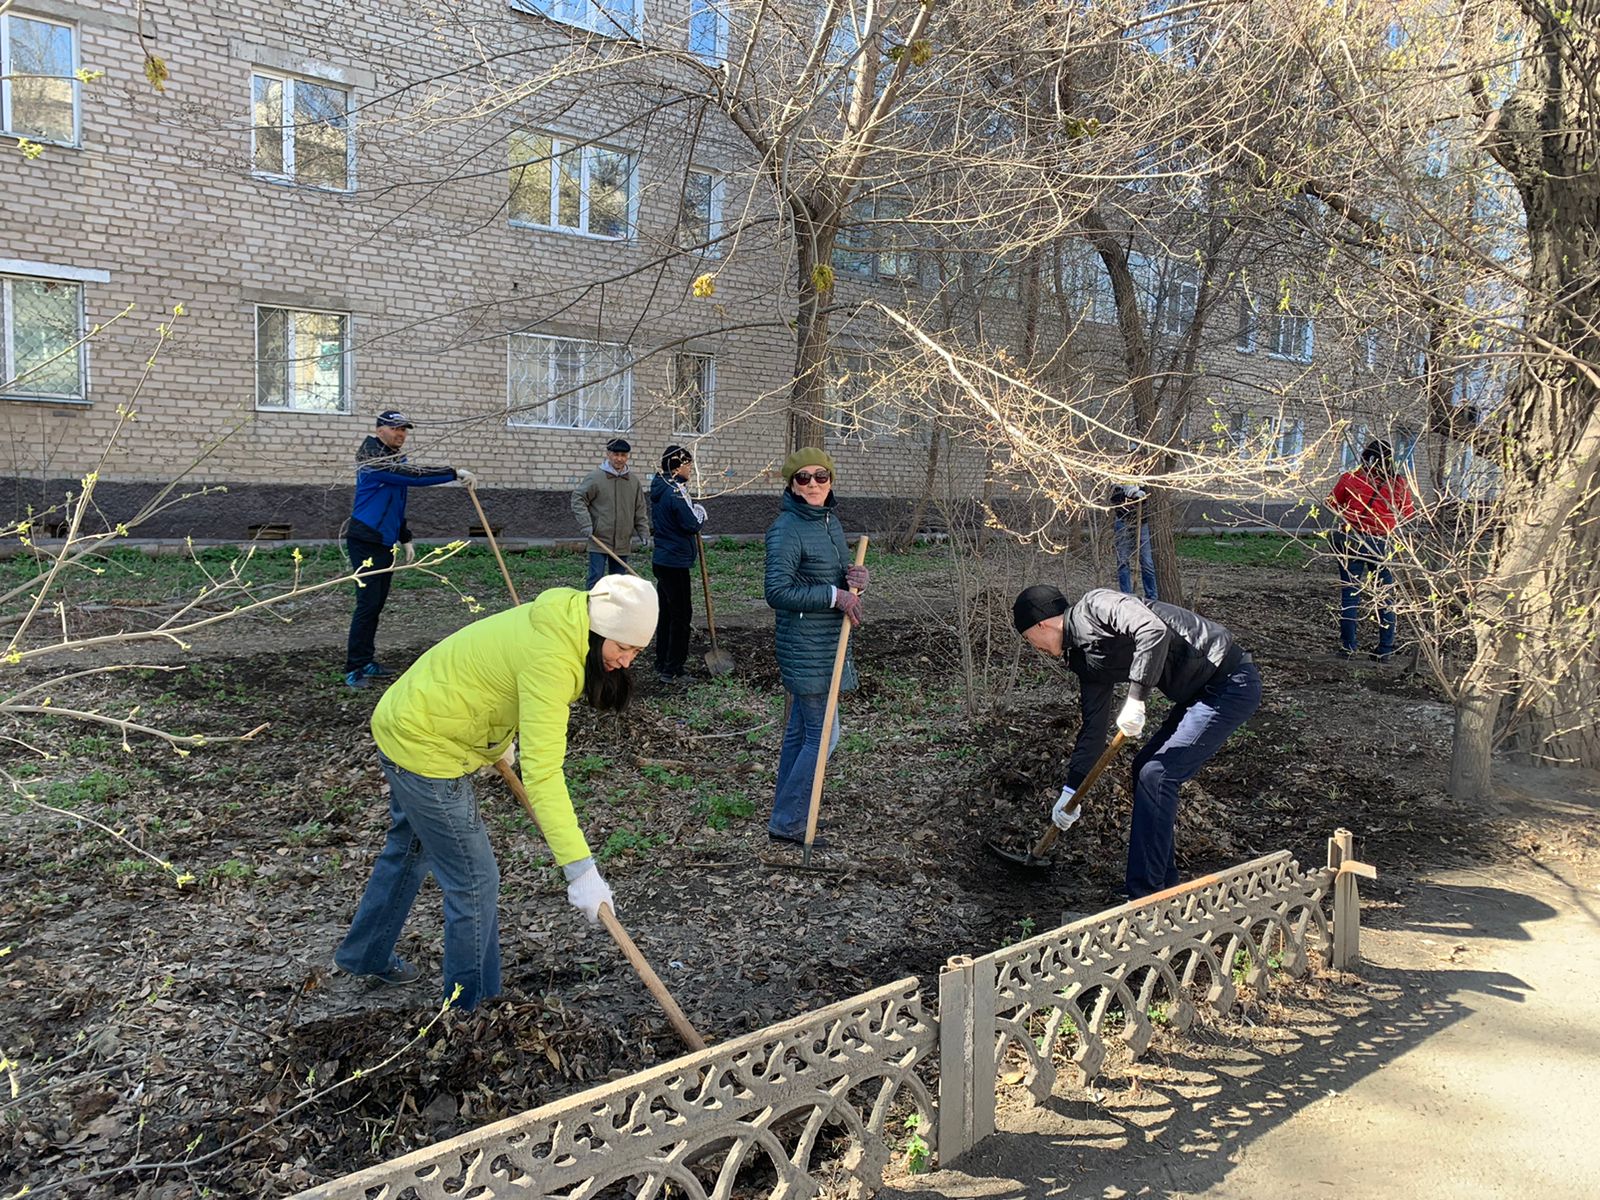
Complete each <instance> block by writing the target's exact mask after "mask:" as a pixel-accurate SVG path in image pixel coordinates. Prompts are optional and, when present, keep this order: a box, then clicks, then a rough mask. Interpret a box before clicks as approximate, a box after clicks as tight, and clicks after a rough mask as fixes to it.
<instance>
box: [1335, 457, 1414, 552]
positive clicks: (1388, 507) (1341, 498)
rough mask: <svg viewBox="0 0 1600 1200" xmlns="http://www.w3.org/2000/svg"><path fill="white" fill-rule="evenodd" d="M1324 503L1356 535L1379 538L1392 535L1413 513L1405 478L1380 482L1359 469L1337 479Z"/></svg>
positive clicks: (1396, 477)
mask: <svg viewBox="0 0 1600 1200" xmlns="http://www.w3.org/2000/svg"><path fill="white" fill-rule="evenodd" d="M1328 504H1329V505H1330V506H1331V507H1332V508H1333V510H1334V511H1335V512H1337V513H1338V514H1339V515H1340V516H1341V517H1343V518H1344V523H1345V524H1346V525H1348V526H1350V528H1351V529H1353V530H1355V531H1356V532H1357V533H1370V534H1376V535H1378V536H1379V537H1387V536H1388V535H1389V534H1391V533H1393V532H1394V527H1395V526H1396V525H1398V524H1400V523H1401V522H1402V521H1409V520H1410V519H1411V517H1412V516H1413V515H1414V514H1415V512H1416V506H1415V505H1414V504H1413V503H1412V500H1411V488H1410V487H1409V486H1407V484H1406V481H1405V476H1403V475H1396V476H1394V477H1393V478H1392V479H1382V478H1381V477H1379V476H1373V475H1369V474H1367V473H1366V472H1365V471H1360V470H1357V471H1346V472H1345V473H1344V474H1343V475H1341V476H1339V482H1338V483H1336V484H1334V485H1333V494H1332V495H1330V496H1329V497H1328Z"/></svg>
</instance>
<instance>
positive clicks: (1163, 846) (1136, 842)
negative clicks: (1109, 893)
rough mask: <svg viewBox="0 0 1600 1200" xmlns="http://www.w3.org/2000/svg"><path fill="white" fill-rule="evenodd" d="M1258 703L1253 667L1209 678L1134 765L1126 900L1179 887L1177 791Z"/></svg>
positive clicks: (1257, 680)
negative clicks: (1208, 681) (1176, 885)
mask: <svg viewBox="0 0 1600 1200" xmlns="http://www.w3.org/2000/svg"><path fill="white" fill-rule="evenodd" d="M1260 703H1261V675H1260V673H1259V672H1258V671H1257V670H1256V666H1255V664H1254V663H1252V662H1245V663H1241V664H1240V665H1239V666H1238V667H1237V668H1236V669H1235V670H1234V671H1233V672H1232V673H1231V674H1229V675H1225V676H1213V677H1212V680H1211V682H1210V683H1208V684H1206V686H1205V688H1204V690H1203V691H1201V693H1200V695H1199V696H1197V697H1195V699H1194V700H1193V701H1191V702H1190V703H1188V704H1186V705H1184V706H1182V707H1181V708H1180V707H1174V708H1173V710H1172V711H1171V712H1170V713H1168V714H1167V719H1166V720H1165V721H1163V722H1161V728H1159V729H1157V730H1156V731H1155V733H1154V734H1152V735H1151V736H1150V739H1149V740H1148V741H1146V742H1145V744H1144V746H1143V748H1141V749H1140V751H1139V753H1138V754H1136V755H1135V756H1134V759H1133V827H1132V829H1131V830H1130V831H1129V834H1128V875H1127V880H1126V887H1127V892H1128V898H1129V899H1130V900H1137V899H1139V897H1141V896H1148V895H1149V894H1150V893H1151V892H1159V891H1162V890H1163V889H1165V888H1169V887H1172V886H1174V885H1175V884H1176V883H1177V882H1178V855H1177V847H1176V845H1175V842H1174V837H1173V831H1174V829H1175V828H1176V826H1177V823H1178V788H1179V786H1180V785H1182V784H1184V783H1187V782H1188V781H1189V780H1191V779H1193V778H1194V777H1195V775H1196V774H1198V773H1199V770H1200V768H1201V767H1203V766H1205V764H1206V762H1207V761H1208V760H1209V759H1210V758H1211V756H1212V755H1213V754H1215V753H1216V752H1217V751H1218V750H1220V749H1221V748H1222V743H1223V742H1225V741H1227V740H1228V735H1229V734H1230V733H1232V732H1233V731H1234V730H1235V729H1237V728H1239V726H1241V725H1243V724H1244V723H1245V722H1246V721H1248V720H1249V719H1250V714H1251V713H1253V712H1255V711H1256V706H1257V705H1258V704H1260Z"/></svg>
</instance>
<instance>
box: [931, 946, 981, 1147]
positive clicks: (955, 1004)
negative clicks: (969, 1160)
mask: <svg viewBox="0 0 1600 1200" xmlns="http://www.w3.org/2000/svg"><path fill="white" fill-rule="evenodd" d="M972 974H973V972H972V956H971V955H968V954H957V955H954V956H953V957H952V958H951V959H950V961H949V962H947V963H945V965H944V966H943V967H942V968H941V969H940V971H939V1146H938V1151H939V1166H940V1167H948V1166H949V1165H950V1164H951V1163H953V1162H955V1161H956V1159H958V1158H960V1157H961V1156H962V1155H963V1154H965V1153H966V1152H967V1151H968V1150H971V1149H972V1143H973V1136H972V1041H973V1028H972Z"/></svg>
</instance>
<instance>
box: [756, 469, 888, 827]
mask: <svg viewBox="0 0 1600 1200" xmlns="http://www.w3.org/2000/svg"><path fill="white" fill-rule="evenodd" d="M783 478H784V484H785V487H784V492H783V500H782V511H780V512H779V514H778V519H777V520H776V521H774V522H773V523H772V524H771V526H769V527H768V529H767V571H766V594H767V605H768V606H769V607H770V608H771V609H772V610H773V613H774V614H775V639H774V640H775V646H776V650H777V658H778V672H779V674H780V675H781V676H782V678H783V686H784V688H785V690H787V691H788V693H789V721H788V725H787V726H786V727H785V728H784V731H783V749H782V751H781V752H780V753H779V757H778V783H777V787H776V788H775V789H774V790H773V795H772V818H771V820H770V821H768V823H767V833H768V835H769V836H770V837H771V838H772V840H773V841H775V842H804V841H805V839H806V823H807V821H808V819H809V817H810V813H811V783H812V779H813V778H814V776H815V773H816V768H817V765H818V761H819V756H820V755H821V753H822V745H823V729H822V723H823V721H824V720H825V719H826V718H827V711H828V688H829V687H830V685H831V684H832V682H833V660H834V656H835V654H836V653H837V650H838V646H839V630H840V627H841V626H842V625H843V623H844V622H845V621H846V620H848V621H849V622H850V625H851V627H852V628H854V627H855V626H858V625H860V624H861V597H860V596H858V595H856V594H855V593H854V592H852V591H851V590H850V589H851V588H855V589H856V590H857V591H865V590H866V587H867V584H868V582H869V581H870V574H869V573H868V571H867V568H866V567H864V566H861V567H858V566H856V565H855V564H854V563H852V562H851V561H850V549H849V547H848V546H847V545H846V544H845V539H844V526H843V525H842V524H841V523H840V521H839V517H838V515H837V513H836V512H835V506H836V505H837V503H838V499H837V497H836V496H835V495H834V494H833V484H834V481H835V479H836V478H837V475H836V472H835V470H834V465H833V459H832V458H830V457H829V456H828V455H827V454H826V453H824V452H823V451H821V450H819V449H817V448H816V447H815V446H803V447H801V448H800V449H799V450H796V451H795V452H794V453H793V454H791V455H789V457H788V458H787V459H785V460H784V464H783ZM855 687H856V666H855V662H854V660H853V658H852V657H850V656H848V655H847V656H846V658H845V663H844V675H843V677H842V678H841V680H840V683H839V690H840V691H841V692H851V691H854V690H855ZM838 740H839V714H838V712H837V710H836V711H835V712H834V718H833V728H832V729H831V730H829V731H828V736H827V745H828V753H829V754H832V752H833V747H834V745H835V744H836V743H837V742H838ZM826 844H827V842H826V840H825V839H823V838H820V837H819V838H816V839H815V840H814V841H813V842H812V845H814V846H825V845H826Z"/></svg>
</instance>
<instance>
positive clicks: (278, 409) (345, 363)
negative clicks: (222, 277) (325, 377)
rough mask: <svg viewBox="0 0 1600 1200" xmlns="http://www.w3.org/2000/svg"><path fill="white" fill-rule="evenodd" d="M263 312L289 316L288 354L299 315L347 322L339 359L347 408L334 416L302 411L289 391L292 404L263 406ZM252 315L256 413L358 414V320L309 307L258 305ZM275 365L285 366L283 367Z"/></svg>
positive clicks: (321, 414)
mask: <svg viewBox="0 0 1600 1200" xmlns="http://www.w3.org/2000/svg"><path fill="white" fill-rule="evenodd" d="M263 309H268V310H271V311H274V312H282V313H288V314H289V323H288V325H287V327H286V328H285V329H284V338H283V344H284V352H285V353H286V354H292V353H293V349H294V315H295V314H296V313H316V314H318V315H319V316H324V317H343V318H344V351H343V353H341V354H340V355H339V368H340V379H339V387H340V391H341V392H342V394H343V397H344V405H343V407H341V408H338V409H335V410H333V411H331V412H330V411H328V410H326V409H321V408H298V407H296V406H295V404H294V403H293V394H292V392H287V391H286V398H287V399H288V401H289V403H286V404H262V403H261V366H262V362H261V311H262V310H263ZM250 315H251V321H252V324H251V337H252V338H253V339H254V343H255V351H256V353H255V361H256V377H255V410H256V411H257V412H270V413H297V414H299V415H300V416H303V417H348V416H349V415H350V414H351V413H353V412H355V410H356V406H355V384H356V376H355V317H354V316H353V315H352V314H351V313H348V312H344V311H342V310H340V309H337V308H310V307H306V306H301V307H298V308H291V307H290V306H288V305H286V304H256V305H253V306H252V308H251V310H250ZM285 361H292V360H285ZM274 365H277V366H282V364H274ZM292 383H293V380H292V379H291V380H289V381H288V384H287V385H286V386H288V385H292Z"/></svg>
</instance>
